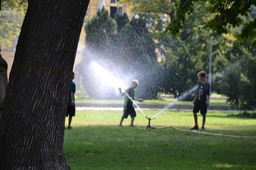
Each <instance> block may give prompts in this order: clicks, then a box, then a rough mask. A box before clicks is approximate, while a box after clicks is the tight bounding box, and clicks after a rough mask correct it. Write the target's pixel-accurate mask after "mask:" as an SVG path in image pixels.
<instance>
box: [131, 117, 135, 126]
mask: <svg viewBox="0 0 256 170" xmlns="http://www.w3.org/2000/svg"><path fill="white" fill-rule="evenodd" d="M134 119H135V117H131V126H134Z"/></svg>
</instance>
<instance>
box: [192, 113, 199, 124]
mask: <svg viewBox="0 0 256 170" xmlns="http://www.w3.org/2000/svg"><path fill="white" fill-rule="evenodd" d="M193 115H194V122H195V126H198V121H197V113H195V112H193Z"/></svg>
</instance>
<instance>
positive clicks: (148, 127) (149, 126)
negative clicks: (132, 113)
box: [146, 117, 155, 129]
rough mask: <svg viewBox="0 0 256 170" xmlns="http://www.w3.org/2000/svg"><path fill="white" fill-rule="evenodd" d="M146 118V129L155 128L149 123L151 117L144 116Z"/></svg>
mask: <svg viewBox="0 0 256 170" xmlns="http://www.w3.org/2000/svg"><path fill="white" fill-rule="evenodd" d="M146 118H147V119H148V126H147V127H146V129H155V127H153V126H151V125H150V121H151V118H149V117H146Z"/></svg>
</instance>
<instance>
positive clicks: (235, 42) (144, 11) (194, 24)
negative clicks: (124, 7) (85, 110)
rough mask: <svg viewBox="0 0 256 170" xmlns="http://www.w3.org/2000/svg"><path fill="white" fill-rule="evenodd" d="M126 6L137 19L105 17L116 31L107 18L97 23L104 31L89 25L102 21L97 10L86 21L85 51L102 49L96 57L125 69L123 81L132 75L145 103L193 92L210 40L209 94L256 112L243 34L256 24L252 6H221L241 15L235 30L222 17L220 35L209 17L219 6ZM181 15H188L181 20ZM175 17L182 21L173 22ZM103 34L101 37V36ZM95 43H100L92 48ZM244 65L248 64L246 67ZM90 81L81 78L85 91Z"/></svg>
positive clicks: (249, 50)
mask: <svg viewBox="0 0 256 170" xmlns="http://www.w3.org/2000/svg"><path fill="white" fill-rule="evenodd" d="M125 2H129V3H130V5H133V10H134V12H135V13H136V14H137V15H136V16H137V17H138V18H133V19H132V20H131V21H129V20H128V19H127V17H125V15H124V16H120V15H119V16H116V17H115V18H113V19H112V18H110V17H109V16H108V15H107V14H104V15H105V16H104V17H108V20H112V22H109V23H111V24H113V25H115V26H106V25H108V24H106V20H105V19H101V22H100V21H98V22H97V24H100V25H105V27H99V25H97V26H96V25H95V26H93V25H94V24H95V23H96V20H100V18H101V17H102V14H100V13H104V12H102V11H101V12H99V13H98V15H97V17H95V18H94V19H92V21H89V22H88V24H87V27H86V30H87V32H86V34H87V35H89V36H88V37H87V39H86V41H87V44H88V46H87V47H88V48H97V47H100V48H98V49H97V50H98V52H99V51H101V53H102V54H104V55H101V61H104V60H108V61H111V62H113V65H114V66H115V67H111V68H115V69H116V72H119V73H121V72H122V70H125V73H126V74H124V75H123V76H124V77H125V76H127V75H129V72H131V70H133V71H134V74H133V75H134V77H137V78H138V79H140V82H142V83H143V82H145V84H142V86H141V88H140V90H138V92H139V91H140V92H141V94H140V95H143V97H144V98H156V97H157V94H158V93H159V92H160V93H168V94H173V95H174V96H179V95H180V94H182V93H183V92H185V91H186V90H188V89H190V88H191V87H193V86H194V85H195V84H196V82H197V78H196V73H197V72H198V71H200V70H205V71H206V72H208V70H209V53H210V51H209V50H210V39H212V47H213V55H212V58H213V61H212V65H211V70H212V74H213V79H212V90H213V91H215V92H217V93H219V94H223V95H226V96H227V97H228V102H229V103H230V104H232V105H235V106H236V107H237V108H243V109H255V102H254V101H255V97H254V96H255V95H253V94H254V92H253V91H251V92H248V90H246V89H248V88H249V87H250V88H255V87H256V84H255V80H253V79H254V76H250V73H251V72H252V71H254V70H255V68H256V67H255V66H256V65H255V57H254V56H255V50H254V49H253V46H254V38H253V36H251V37H249V38H244V37H245V33H246V31H245V30H249V31H248V34H250V33H251V32H253V31H254V28H253V27H251V24H250V23H251V21H254V20H255V11H256V10H255V9H256V8H255V6H254V4H253V3H250V5H248V4H247V6H246V7H244V8H243V10H244V11H243V12H241V11H240V10H241V9H236V6H235V7H233V6H232V4H229V2H225V3H226V4H225V5H227V6H228V5H229V6H230V9H232V10H234V11H235V12H234V13H235V14H237V13H238V12H239V11H240V14H241V15H240V16H239V22H238V21H237V23H239V25H236V24H237V23H236V24H233V25H232V23H231V24H229V23H228V21H229V20H232V18H226V19H225V20H227V21H226V22H225V23H227V24H226V25H225V24H223V26H222V28H223V29H222V31H220V30H217V25H219V23H218V22H216V21H215V20H217V18H219V17H220V16H219V15H217V16H216V14H214V15H213V12H214V11H215V12H217V10H218V9H217V7H218V5H220V4H219V3H220V2H219V1H216V2H210V1H207V2H205V1H195V2H194V3H193V5H191V3H188V4H186V5H188V7H186V8H185V7H184V8H182V5H185V4H184V3H183V1H175V2H173V1H164V2H163V1H152V3H151V2H150V3H149V2H147V3H145V2H144V1H143V0H139V1H133V0H126V1H125ZM135 4H136V5H135ZM233 5H234V4H233ZM235 5H237V4H236V3H235ZM247 7H248V8H247ZM188 9H189V10H188ZM213 9H214V10H213ZM180 10H183V13H184V14H186V15H183V16H180V13H181V12H180ZM185 10H187V11H188V12H186V11H185ZM236 10H237V11H236ZM105 13H106V11H105ZM222 15H223V16H225V15H224V14H221V16H222ZM178 18H179V19H180V21H182V22H179V23H177V19H178ZM142 23H143V24H142ZM214 24H216V25H214ZM91 27H95V28H98V29H97V31H95V30H96V29H95V30H92V29H91ZM107 27H108V28H113V29H112V31H110V32H109V31H107V32H108V34H111V35H108V36H107V37H108V38H107V39H106V38H102V37H101V35H103V33H104V30H107ZM142 28H143V29H142ZM101 29H102V31H101V32H102V34H101V33H99V31H100V30H101ZM173 33H175V35H174V34H173ZM104 34H106V32H105V33H104ZM93 37H94V38H93ZM95 37H98V40H94V39H95ZM96 41H97V43H99V44H97V45H96V44H93V42H96ZM99 49H100V50H99ZM149 49H150V50H149ZM154 49H158V55H160V56H162V60H161V61H160V62H157V60H156V58H155V56H156V54H155V51H154ZM106 54H109V55H106ZM149 56H150V57H149ZM145 61H146V62H145ZM106 63H107V62H106ZM150 63H151V64H150ZM246 64H249V65H248V66H245V65H246ZM128 65H129V67H127V66H128ZM131 66H135V67H131ZM249 66H250V67H249ZM137 68H141V69H137ZM231 68H232V69H231ZM126 69H128V70H126ZM112 70H113V69H112ZM143 70H145V71H143ZM234 70H235V71H234ZM239 70H240V71H239ZM84 72H85V73H86V71H84ZM114 72H115V71H114ZM145 73H147V74H145ZM89 82H90V81H89V80H88V79H87V80H86V79H85V84H86V83H87V85H85V87H86V88H89V85H88V83H89ZM147 86H148V87H147ZM143 89H145V91H143ZM145 92H146V93H145ZM235 92H236V93H235Z"/></svg>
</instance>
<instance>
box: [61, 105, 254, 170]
mask: <svg viewBox="0 0 256 170" xmlns="http://www.w3.org/2000/svg"><path fill="white" fill-rule="evenodd" d="M159 111H160V110H152V109H143V112H144V113H145V114H147V116H149V117H153V116H154V115H156V114H158V113H159ZM229 114H230V113H227V112H219V111H211V112H209V113H208V117H207V124H206V130H205V131H190V130H189V128H190V127H191V126H192V125H193V118H192V114H191V112H188V111H171V110H164V111H163V112H162V113H161V114H160V115H159V116H158V117H157V118H156V119H154V120H152V121H151V125H152V126H155V127H156V129H146V128H145V127H146V126H147V123H148V122H147V119H145V117H144V116H143V115H142V114H141V113H140V111H137V118H136V119H135V124H136V127H134V128H132V127H129V123H130V118H128V119H127V120H125V121H124V127H119V126H117V125H118V123H119V120H120V117H121V115H122V110H84V111H77V115H76V117H74V118H73V126H74V128H73V129H70V130H69V129H66V130H65V142H64V150H65V154H66V158H67V160H68V162H69V164H70V166H71V169H73V170H85V169H92V170H98V169H99V170H105V169H113V170H123V169H124V170H126V169H127V170H133V169H134V170H137V169H138V170H141V169H145V170H147V169H148V170H153V169H157V170H158V169H159V170H161V169H163V170H165V169H168V170H169V169H174V170H176V169H178V170H180V169H181V170H182V169H184V170H187V169H192V170H193V169H195V170H197V169H199V170H200V169H256V157H255V153H256V131H255V123H256V122H255V119H247V118H237V117H230V116H229ZM233 114H236V113H233ZM199 121H201V117H200V116H199Z"/></svg>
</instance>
